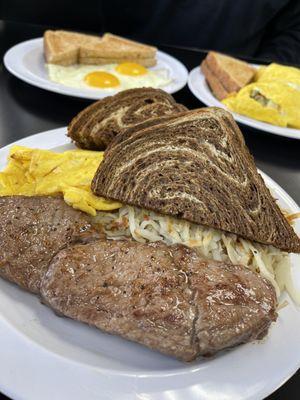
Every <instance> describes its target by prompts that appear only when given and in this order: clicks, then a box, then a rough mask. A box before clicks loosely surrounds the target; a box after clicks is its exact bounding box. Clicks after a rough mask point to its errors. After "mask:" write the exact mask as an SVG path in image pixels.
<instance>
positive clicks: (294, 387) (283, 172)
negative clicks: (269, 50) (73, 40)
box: [0, 21, 300, 400]
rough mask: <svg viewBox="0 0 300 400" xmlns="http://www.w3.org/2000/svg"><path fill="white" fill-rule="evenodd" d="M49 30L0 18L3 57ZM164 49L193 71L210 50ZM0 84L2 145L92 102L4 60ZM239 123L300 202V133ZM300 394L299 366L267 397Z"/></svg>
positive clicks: (263, 164) (258, 156)
mask: <svg viewBox="0 0 300 400" xmlns="http://www.w3.org/2000/svg"><path fill="white" fill-rule="evenodd" d="M45 29H46V27H42V26H36V25H28V24H22V23H13V22H7V21H6V22H4V21H0V56H1V60H2V57H3V55H4V53H5V51H6V50H7V49H9V48H10V47H11V46H12V45H14V44H16V43H19V42H21V41H24V40H27V39H31V38H35V37H39V36H42V33H43V32H44V30H45ZM160 48H161V49H162V50H163V51H167V52H168V53H170V54H172V55H174V56H175V57H177V58H179V59H180V60H181V61H182V62H183V63H184V64H185V65H186V67H187V68H188V69H189V70H191V69H192V68H193V67H195V66H196V65H199V63H200V61H201V60H202V59H203V57H204V56H205V52H203V51H201V50H199V51H197V50H191V49H190V50H187V49H182V48H176V47H167V46H162V45H161V46H160ZM0 88H1V92H0V147H2V146H5V145H6V144H9V143H11V142H14V141H15V140H18V139H21V138H23V137H26V136H29V135H32V134H34V133H38V132H42V131H45V130H49V129H54V128H57V127H62V126H66V125H67V124H68V123H69V121H70V120H71V118H72V117H73V116H75V115H76V113H78V112H79V111H80V110H82V109H83V108H84V107H86V106H87V105H88V104H90V103H91V102H90V101H87V100H83V99H78V98H72V97H68V96H63V95H59V94H55V93H51V92H48V91H45V90H42V89H38V88H36V87H33V86H30V85H28V84H26V83H24V82H22V81H20V80H19V79H17V78H15V77H13V76H12V75H11V74H10V73H9V72H8V71H7V70H6V69H5V67H4V66H3V62H1V66H0ZM174 97H175V98H176V100H177V101H178V102H181V103H183V104H184V105H186V106H187V107H188V108H197V107H201V106H203V104H201V103H200V102H199V101H198V100H197V99H196V98H195V97H194V96H193V95H192V94H191V93H190V92H189V90H188V88H187V87H185V88H184V89H182V90H181V91H180V92H178V93H176V94H175V95H174ZM299 112H300V110H299ZM240 127H241V130H242V132H243V134H244V136H245V140H246V142H247V145H248V146H249V148H250V151H251V153H252V154H253V156H254V158H255V161H256V164H257V166H258V168H260V169H261V170H262V171H264V172H265V173H267V174H268V175H269V176H270V177H271V178H273V179H274V180H275V181H276V182H277V183H278V184H279V185H280V186H282V188H283V189H284V190H286V191H287V193H289V194H290V195H291V197H292V198H293V199H294V200H295V201H296V202H297V203H298V204H300V137H299V140H293V139H288V138H284V137H279V136H275V135H271V134H268V133H264V132H260V131H257V130H254V129H251V128H247V127H245V126H242V125H241V126H240ZM37 145H38V143H37ZM299 338H300V332H299ZM0 359H1V355H0ZM0 386H2V385H1V377H0ZM2 387H3V386H2ZM299 392H300V372H299V370H298V372H297V374H295V375H294V376H293V378H291V379H290V380H289V381H288V382H287V383H286V384H285V385H284V386H283V387H282V388H280V389H279V390H277V391H276V392H275V393H274V394H273V395H271V396H270V397H269V398H268V399H270V400H271V399H272V400H274V399H289V400H293V399H299V397H300V395H299ZM0 397H1V394H0ZM3 398H5V397H4V396H3Z"/></svg>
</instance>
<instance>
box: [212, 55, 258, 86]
mask: <svg viewBox="0 0 300 400" xmlns="http://www.w3.org/2000/svg"><path fill="white" fill-rule="evenodd" d="M206 64H207V66H208V67H209V69H210V70H211V71H212V73H213V74H214V75H215V76H216V77H217V78H218V80H219V81H220V82H221V83H222V85H223V87H224V88H225V89H226V90H227V92H228V93H232V92H238V91H239V90H240V89H241V88H242V87H244V86H245V85H247V84H248V83H249V82H250V81H251V80H252V79H253V77H254V75H255V69H254V68H253V67H251V66H250V65H249V64H247V63H246V62H244V61H241V60H237V59H236V58H233V57H229V56H225V55H224V54H220V53H216V52H214V51H210V52H209V53H208V55H207V57H206Z"/></svg>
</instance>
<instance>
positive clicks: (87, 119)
mask: <svg viewBox="0 0 300 400" xmlns="http://www.w3.org/2000/svg"><path fill="white" fill-rule="evenodd" d="M186 110H187V109H186V107H184V106H183V105H181V104H178V103H176V101H175V100H174V98H173V97H172V96H171V95H170V94H168V93H166V92H164V91H162V90H160V89H153V88H140V89H130V90H126V91H123V92H121V93H118V94H116V95H114V96H110V97H106V98H105V99H101V100H99V101H97V102H96V103H93V104H91V105H90V106H88V107H87V108H85V109H84V110H82V111H81V112H80V113H79V114H78V115H76V117H75V118H73V120H72V121H71V123H70V124H69V126H68V136H69V137H70V138H71V139H72V140H74V142H75V143H76V145H77V146H79V147H81V148H84V149H92V150H103V149H105V148H106V147H107V146H108V144H109V143H110V142H111V141H112V139H113V138H114V137H115V136H116V135H118V134H120V133H123V132H124V131H125V130H126V129H128V128H132V127H136V128H137V129H139V127H142V126H144V125H141V124H144V123H147V122H148V123H149V121H152V122H156V121H155V120H154V118H155V117H160V116H163V115H172V114H175V113H178V112H180V111H186Z"/></svg>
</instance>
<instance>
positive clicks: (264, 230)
mask: <svg viewBox="0 0 300 400" xmlns="http://www.w3.org/2000/svg"><path fill="white" fill-rule="evenodd" d="M116 141H117V138H116ZM129 154H130V157H128V155H129ZM92 190H93V192H94V193H95V194H96V195H99V196H103V197H105V198H107V199H112V200H116V201H119V202H120V203H122V204H123V207H121V208H119V209H118V210H117V211H116V212H114V213H101V212H100V213H98V215H97V216H96V217H95V218H96V219H97V221H98V222H99V223H100V224H102V225H103V227H104V231H105V233H106V235H107V236H108V237H110V238H115V239H122V238H134V239H135V240H137V241H141V242H148V241H150V242H153V241H164V242H165V243H167V244H174V243H181V244H185V245H187V246H189V247H195V248H196V249H197V250H198V251H199V253H200V254H201V255H203V256H205V257H207V258H210V259H215V260H220V261H224V262H232V263H234V264H242V265H245V266H247V267H248V268H250V269H252V270H253V271H257V272H259V273H260V274H261V275H262V276H264V277H266V278H267V279H269V280H270V281H271V282H272V284H273V285H274V287H275V288H276V290H277V294H278V295H279V293H280V291H281V290H283V289H284V287H285V286H286V287H289V293H290V294H291V295H292V296H293V298H294V299H298V300H299V294H298V293H295V291H293V289H292V288H290V285H289V283H288V281H289V280H290V266H289V257H288V253H287V252H300V240H299V238H298V237H297V235H296V234H295V232H294V230H293V228H292V227H291V226H290V224H289V223H288V221H287V219H286V218H285V217H284V216H283V214H282V213H281V211H280V209H279V207H278V206H277V204H276V202H275V200H274V199H273V198H272V196H271V194H270V192H269V190H268V189H267V187H266V186H265V184H264V182H263V180H262V178H261V176H260V175H259V174H258V172H257V169H256V166H255V164H254V161H253V158H252V157H251V155H250V153H249V151H248V149H247V147H246V145H245V142H244V139H243V136H242V134H241V132H240V130H239V128H238V126H237V125H236V123H235V122H234V120H233V118H232V116H231V114H230V113H228V112H227V111H225V110H223V109H219V108H205V109H199V110H192V111H187V112H185V113H181V114H178V115H177V116H176V115H174V116H173V117H170V118H169V121H168V122H164V123H161V124H158V125H155V126H153V127H149V128H147V129H143V130H141V131H137V132H133V134H132V135H131V136H130V135H129V137H127V138H126V140H124V141H121V143H120V144H114V143H112V145H111V146H110V149H109V151H108V152H106V155H105V158H104V160H103V161H102V163H101V164H100V166H99V169H98V171H97V173H96V175H95V178H94V179H93V182H92ZM279 275H280V278H279ZM297 296H298V297H297Z"/></svg>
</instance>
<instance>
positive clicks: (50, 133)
mask: <svg viewBox="0 0 300 400" xmlns="http://www.w3.org/2000/svg"><path fill="white" fill-rule="evenodd" d="M66 133H67V127H62V128H56V129H51V130H47V131H44V132H39V133H36V134H34V135H31V136H28V137H25V138H22V139H19V140H17V141H15V142H13V143H10V144H8V145H6V146H4V147H2V148H1V149H0V157H1V158H2V157H5V155H6V154H7V153H8V151H9V149H10V147H11V146H12V145H24V146H32V144H33V143H34V142H35V143H39V144H38V147H39V148H45V149H47V148H48V149H49V148H52V147H55V146H62V145H65V144H68V143H70V139H69V138H68V137H67V136H66ZM42 137H43V139H44V140H43V141H40V140H38V139H41V138H42ZM48 140H51V141H52V142H51V145H50V144H49V142H47V141H48ZM30 143H32V144H30ZM40 143H41V144H40ZM0 161H2V160H0ZM4 161H5V163H6V159H5V160H4ZM1 164H2V163H1ZM1 167H2V165H1V166H0V168H1ZM258 171H259V173H260V174H261V175H262V176H263V178H264V180H266V181H267V182H266V183H268V182H270V183H271V184H272V186H274V187H275V188H276V190H278V191H279V192H280V196H282V197H284V200H285V201H287V203H288V204H289V205H290V206H291V208H292V209H295V210H300V208H299V206H298V205H297V203H296V202H295V201H294V200H293V199H292V198H291V196H290V195H289V194H288V193H287V192H286V191H285V190H284V189H283V188H282V187H281V186H280V185H279V184H277V183H276V182H275V181H274V180H273V179H272V178H271V177H269V176H268V175H267V174H265V173H264V172H262V171H260V170H258ZM3 325H6V328H7V332H8V333H9V331H11V330H12V331H13V332H14V333H15V334H16V335H17V337H19V339H20V344H21V345H22V342H24V341H25V342H26V341H27V342H28V343H31V344H33V348H34V351H36V352H38V353H39V355H40V357H44V358H45V360H46V361H47V359H49V357H50V358H51V359H52V360H53V359H54V360H59V359H60V361H61V362H62V363H67V365H68V366H75V367H78V368H81V367H82V366H84V367H85V370H86V371H85V372H87V371H89V373H92V371H93V372H95V371H96V370H97V373H101V372H100V371H99V369H98V368H95V367H92V366H89V365H87V364H84V363H83V364H82V363H80V362H77V361H74V360H73V359H68V358H66V357H64V356H62V355H59V354H58V353H55V352H52V351H50V350H48V349H47V348H45V347H43V346H42V345H39V344H38V343H36V342H34V341H33V340H32V339H31V338H29V337H27V336H26V335H25V334H23V333H22V332H20V331H18V330H17V329H16V328H15V327H13V326H11V325H10V324H9V322H8V321H6V320H5V319H4V318H3V317H2V315H0V330H1V329H2V328H3ZM299 367H300V359H299V361H298V363H297V365H293V366H292V367H290V369H289V371H288V373H286V374H284V377H281V378H280V379H279V380H277V381H276V382H274V383H273V385H271V386H268V390H266V389H265V388H264V389H262V390H261V392H260V393H255V394H253V393H252V394H250V396H247V397H246V398H247V399H248V400H250V399H253V400H254V399H256V398H257V396H261V398H262V397H264V396H267V395H269V394H271V393H273V392H274V391H276V390H277V389H278V388H279V387H280V386H282V385H283V384H284V383H285V382H286V381H287V380H288V379H289V378H290V377H291V376H292V375H293V374H294V373H295V372H296V371H297V370H298V368H299ZM18 368H19V366H18ZM111 372H112V371H109V372H108V373H109V374H111ZM111 375H112V376H115V377H116V376H118V377H120V378H121V377H124V378H125V377H126V373H125V375H123V376H122V374H120V373H119V372H117V373H115V374H113V373H112V374H111ZM175 375H177V373H176V374H175ZM183 375H184V374H183ZM152 377H153V378H155V376H152V375H151V376H150V378H152ZM0 387H1V391H2V392H3V393H6V394H7V395H8V396H12V395H13V396H12V397H13V398H16V399H23V398H24V399H25V397H22V394H20V395H18V394H17V393H18V392H17V391H16V389H12V388H10V389H9V388H8V387H6V386H5V385H4V384H3V383H2V384H1V385H0ZM16 394H17V395H16ZM130 398H131V397H130ZM132 398H133V397H132Z"/></svg>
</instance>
